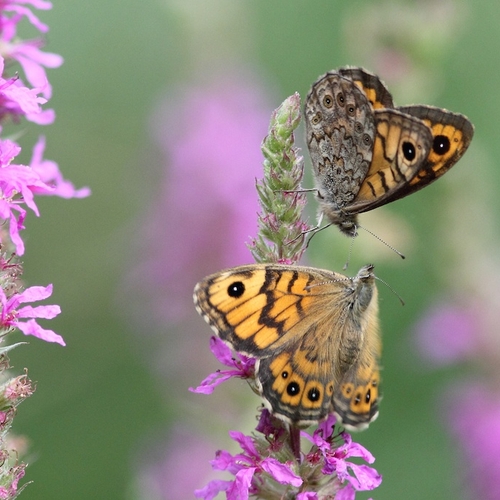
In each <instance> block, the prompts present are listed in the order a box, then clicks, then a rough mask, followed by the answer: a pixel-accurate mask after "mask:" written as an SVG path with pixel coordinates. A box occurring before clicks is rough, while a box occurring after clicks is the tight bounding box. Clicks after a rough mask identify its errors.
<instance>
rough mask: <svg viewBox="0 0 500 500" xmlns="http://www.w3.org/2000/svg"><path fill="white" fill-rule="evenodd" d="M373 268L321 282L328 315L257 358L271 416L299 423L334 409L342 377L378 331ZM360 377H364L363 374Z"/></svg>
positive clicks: (260, 385) (321, 316) (369, 267)
mask: <svg viewBox="0 0 500 500" xmlns="http://www.w3.org/2000/svg"><path fill="white" fill-rule="evenodd" d="M371 270H372V266H367V267H365V268H362V269H361V270H360V272H359V273H358V275H357V276H356V277H355V278H353V279H352V280H349V281H348V282H345V281H344V282H339V283H332V282H329V283H324V284H320V283H319V284H318V285H317V287H318V290H323V294H324V297H325V299H327V300H328V302H326V301H325V303H324V304H323V306H327V307H328V310H327V314H326V315H325V314H323V315H321V314H320V309H318V310H317V311H311V314H314V315H315V316H318V320H317V321H316V322H315V323H314V324H313V325H312V326H311V327H310V328H309V329H308V330H307V332H303V334H302V335H301V336H297V337H296V338H294V339H293V340H292V341H291V342H290V343H289V344H288V345H287V346H286V347H285V348H283V349H281V350H279V351H278V352H276V353H275V354H274V355H273V356H269V357H265V358H262V359H260V360H259V362H258V365H257V378H258V382H259V387H260V391H261V393H262V396H263V398H264V400H265V402H266V404H267V406H268V407H269V408H270V410H271V411H272V413H273V414H275V415H276V416H278V417H279V418H281V419H283V420H285V421H287V422H290V423H293V424H294V425H297V426H304V425H309V424H312V423H315V422H318V421H320V420H322V419H324V418H325V417H326V416H327V415H328V414H329V413H331V412H332V410H333V406H332V403H333V396H334V394H335V392H336V391H338V390H339V389H338V388H339V385H340V381H341V380H343V379H344V377H345V374H346V373H349V372H350V370H351V369H352V367H353V366H354V365H356V366H361V365H360V364H359V363H358V360H359V359H364V358H365V357H366V355H365V354H364V351H365V349H366V348H368V347H369V346H370V345H371V343H372V340H371V339H368V338H367V335H371V334H373V333H377V334H378V305H377V290H376V287H375V279H374V276H373V274H372V272H371ZM360 377H361V376H360Z"/></svg>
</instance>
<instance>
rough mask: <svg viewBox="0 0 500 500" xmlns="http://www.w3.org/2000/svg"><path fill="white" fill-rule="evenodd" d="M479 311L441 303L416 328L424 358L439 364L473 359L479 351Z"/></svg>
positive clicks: (416, 338) (417, 340)
mask: <svg viewBox="0 0 500 500" xmlns="http://www.w3.org/2000/svg"><path fill="white" fill-rule="evenodd" d="M479 330H480V327H479V321H478V315H477V308H474V307H470V306H464V305H461V306H458V305H452V304H446V303H444V304H438V305H436V306H435V307H432V308H431V309H430V310H429V311H427V312H426V314H425V316H424V317H423V318H421V319H420V321H419V322H418V323H417V325H416V327H415V341H416V343H417V347H418V349H419V351H420V352H421V353H422V355H423V356H424V357H425V358H426V359H428V360H430V361H432V362H433V363H434V364H436V365H449V364H452V363H454V362H457V361H464V360H466V359H470V358H472V357H473V356H474V355H475V354H476V353H477V352H478V349H479V345H480V337H481V335H480V331H479Z"/></svg>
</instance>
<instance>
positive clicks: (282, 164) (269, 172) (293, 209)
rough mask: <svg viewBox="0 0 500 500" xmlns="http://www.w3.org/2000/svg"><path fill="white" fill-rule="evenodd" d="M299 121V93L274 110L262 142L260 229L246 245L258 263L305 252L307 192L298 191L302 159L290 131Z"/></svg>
mask: <svg viewBox="0 0 500 500" xmlns="http://www.w3.org/2000/svg"><path fill="white" fill-rule="evenodd" d="M299 121H300V96H299V94H297V93H295V94H294V95H292V96H290V97H288V98H287V99H286V100H285V101H284V102H283V104H281V106H280V107H279V108H278V109H276V110H275V111H274V112H273V114H272V116H271V122H270V124H269V133H268V135H267V136H266V137H265V139H264V141H263V142H262V146H261V149H262V154H263V155H264V178H263V179H261V180H259V181H257V185H256V187H257V192H258V195H259V200H260V206H261V213H260V214H259V216H258V226H259V232H258V235H257V237H256V238H254V239H252V240H251V242H250V244H249V248H250V250H251V252H252V255H253V257H254V259H255V260H256V261H257V262H280V263H283V264H292V263H295V262H297V261H298V260H299V259H300V257H301V256H302V254H303V253H304V251H305V248H306V245H305V232H306V231H307V230H308V229H310V228H309V226H308V225H307V224H306V223H305V222H303V221H302V211H303V209H304V206H305V204H306V195H305V193H303V192H300V191H301V186H300V183H301V180H302V177H303V174H304V161H303V158H302V157H301V156H300V155H299V150H298V149H297V148H296V147H295V146H294V135H293V132H294V130H295V129H296V128H297V126H298V124H299Z"/></svg>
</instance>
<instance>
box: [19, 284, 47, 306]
mask: <svg viewBox="0 0 500 500" xmlns="http://www.w3.org/2000/svg"><path fill="white" fill-rule="evenodd" d="M52 289H53V286H52V284H50V285H47V286H30V287H29V288H27V289H26V290H24V292H22V293H20V294H19V295H18V302H19V304H23V303H26V302H37V301H39V300H44V299H46V298H48V297H50V296H51V295H52Z"/></svg>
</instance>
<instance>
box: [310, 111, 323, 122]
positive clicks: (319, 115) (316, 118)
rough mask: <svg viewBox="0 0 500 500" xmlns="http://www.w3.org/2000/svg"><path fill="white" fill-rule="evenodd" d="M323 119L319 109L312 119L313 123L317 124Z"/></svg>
mask: <svg viewBox="0 0 500 500" xmlns="http://www.w3.org/2000/svg"><path fill="white" fill-rule="evenodd" d="M320 121H321V113H320V112H319V111H318V112H317V113H316V114H315V115H314V116H313V117H312V119H311V123H312V124H313V125H317V124H318V123H319V122H320Z"/></svg>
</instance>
